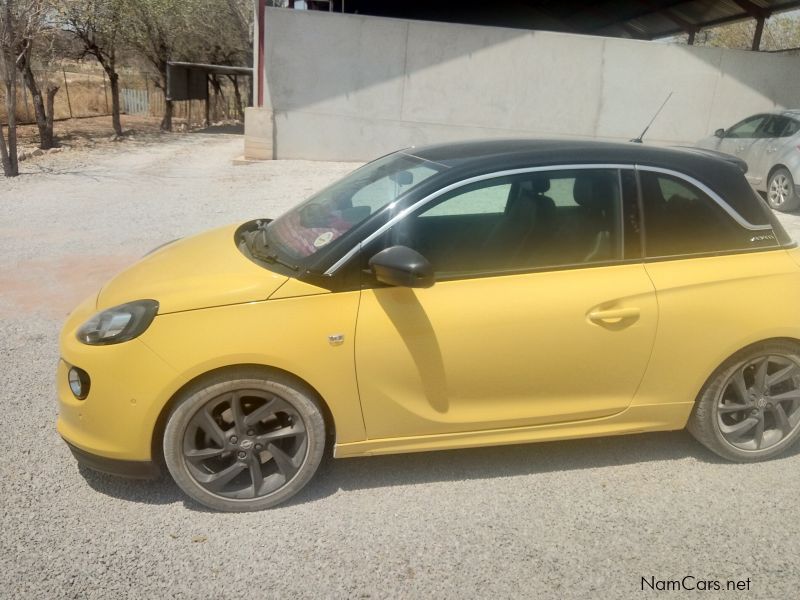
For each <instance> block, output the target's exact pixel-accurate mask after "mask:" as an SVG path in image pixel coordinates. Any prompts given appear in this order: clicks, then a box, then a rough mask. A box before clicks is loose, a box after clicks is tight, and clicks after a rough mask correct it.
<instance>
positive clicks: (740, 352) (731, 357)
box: [693, 336, 800, 406]
mask: <svg viewBox="0 0 800 600" xmlns="http://www.w3.org/2000/svg"><path fill="white" fill-rule="evenodd" d="M772 343H788V344H793V345H795V346H797V349H798V353H800V339H798V338H794V337H789V336H777V337H770V338H765V339H762V340H758V341H756V342H752V343H750V344H747V345H746V346H743V347H742V348H739V349H738V350H736V351H735V352H734V353H732V354H730V355H728V356H727V357H726V358H725V359H724V360H722V362H720V363H719V364H718V365H717V366H716V367H714V370H713V371H711V373H709V375H708V377H706V379H705V381H703V385H702V386H701V387H700V389H699V390H698V391H697V394H696V395H695V397H694V401H693V403H694V406H697V401H698V400H699V399H700V397H701V396H702V395H703V393H704V392H705V391H706V389H707V388H708V386H709V385H710V384H711V383H712V381H713V380H714V377H716V375H717V373H719V371H720V369H723V368H724V367H725V366H726V365H727V364H728V363H729V362H731V361H733V360H734V359H736V358H737V357H738V356H739V355H744V354H746V353H748V352H749V351H751V350H753V349H755V348H757V347H758V346H763V345H765V344H772Z"/></svg>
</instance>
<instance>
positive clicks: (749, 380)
mask: <svg viewBox="0 0 800 600" xmlns="http://www.w3.org/2000/svg"><path fill="white" fill-rule="evenodd" d="M688 429H689V431H690V432H691V433H692V435H694V437H695V438H697V440H698V441H700V442H701V443H702V444H703V445H705V446H706V447H708V448H709V449H710V450H712V451H713V452H715V453H717V454H718V455H720V456H722V457H723V458H727V459H729V460H733V461H738V462H755V461H759V460H766V459H768V458H772V457H774V456H777V455H778V454H780V453H782V452H784V451H785V450H786V449H787V448H789V447H790V446H791V445H793V444H794V443H795V442H796V441H797V439H798V437H800V348H798V347H797V346H796V345H795V344H791V343H788V342H770V343H766V344H760V345H758V346H753V347H751V348H747V349H745V350H743V351H741V352H739V353H737V354H736V355H734V356H733V357H732V358H731V359H729V360H728V361H727V362H726V363H725V364H723V365H722V366H721V367H720V368H719V369H717V371H716V373H715V374H714V375H713V376H712V377H711V379H710V380H709V382H708V383H707V384H706V387H705V388H704V389H703V391H702V392H701V394H700V397H699V398H698V400H697V403H696V404H695V407H694V411H693V412H692V415H691V417H690V418H689V423H688Z"/></svg>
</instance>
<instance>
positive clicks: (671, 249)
mask: <svg viewBox="0 0 800 600" xmlns="http://www.w3.org/2000/svg"><path fill="white" fill-rule="evenodd" d="M639 178H640V185H641V194H642V208H643V211H644V227H645V252H646V255H647V256H648V257H650V258H658V257H666V256H680V255H693V254H707V253H714V252H729V251H736V250H746V249H751V248H757V247H761V246H764V244H765V242H767V243H768V244H770V245H774V244H775V240H774V236H772V238H771V239H767V240H765V239H761V237H759V235H758V234H760V233H763V234H766V235H767V237H769V235H770V234H771V233H772V232H771V231H769V230H767V231H763V232H760V231H751V230H749V229H746V228H744V227H742V226H741V225H739V224H738V223H737V222H736V221H734V219H733V218H732V217H731V216H730V215H729V214H728V213H727V212H726V211H725V210H724V209H723V208H722V207H721V206H720V205H719V204H717V202H715V201H714V200H713V199H712V198H710V197H709V196H708V195H707V194H706V193H704V192H703V191H702V190H700V189H698V188H697V187H695V186H694V185H692V184H691V183H689V182H687V181H685V180H683V179H680V178H678V177H674V176H672V175H666V174H662V173H654V172H650V171H645V170H641V171H639Z"/></svg>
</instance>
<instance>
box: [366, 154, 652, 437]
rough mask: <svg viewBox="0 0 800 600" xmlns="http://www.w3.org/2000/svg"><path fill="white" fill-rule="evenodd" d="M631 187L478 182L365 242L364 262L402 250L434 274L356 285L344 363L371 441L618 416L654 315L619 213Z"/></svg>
mask: <svg viewBox="0 0 800 600" xmlns="http://www.w3.org/2000/svg"><path fill="white" fill-rule="evenodd" d="M623 190H629V192H625V193H623ZM628 193H630V197H631V198H633V195H634V193H635V183H634V180H633V176H632V173H631V172H628V171H624V172H622V173H620V172H618V171H616V170H612V169H592V168H583V169H570V170H566V169H565V170H550V171H545V172H536V173H527V174H523V175H518V176H514V177H505V178H496V179H488V180H485V181H482V182H479V183H477V184H472V185H471V186H469V187H465V188H462V189H458V190H456V191H454V192H451V193H450V195H448V196H445V197H443V198H441V199H438V200H436V201H434V202H432V203H431V204H430V205H427V206H425V207H423V208H422V209H420V210H418V211H417V212H416V213H415V214H412V215H410V216H408V217H406V218H405V219H404V220H402V221H400V222H399V223H397V224H396V225H395V226H394V227H393V228H392V229H390V230H389V231H388V232H387V234H386V235H385V236H383V237H382V238H381V239H380V240H377V241H376V242H375V243H374V244H373V245H372V246H370V247H368V248H366V249H365V253H364V256H363V257H362V261H363V265H365V264H366V260H368V258H369V257H370V256H372V255H374V253H376V252H377V251H379V250H380V249H382V248H383V247H387V246H389V245H394V244H397V243H402V244H403V245H407V246H411V247H413V248H415V249H416V250H418V251H419V252H421V253H422V254H423V255H425V256H426V257H427V258H428V259H429V260H430V261H431V263H432V264H433V265H434V267H435V269H436V273H437V282H436V283H435V285H434V286H433V287H431V288H428V289H410V288H399V287H384V286H380V285H379V284H377V283H376V282H374V281H372V282H367V284H368V289H365V290H364V291H362V296H361V303H360V306H359V314H358V322H357V329H356V350H355V354H356V356H355V358H356V371H357V376H358V384H359V392H360V395H361V401H362V407H363V411H364V418H365V423H366V428H367V435H368V437H369V438H371V439H378V438H386V437H404V436H414V435H423V434H439V433H450V432H465V431H474V430H488V429H499V428H507V427H521V426H528V425H536V424H546V423H557V422H567V421H580V420H585V419H592V418H598V417H603V416H607V415H611V414H615V413H618V412H620V411H622V410H624V409H625V408H626V407H627V406H628V405H629V404H630V402H631V400H632V398H633V396H634V394H635V392H636V389H637V386H638V384H639V382H640V381H641V378H642V375H643V373H644V370H645V368H646V366H647V362H648V359H649V355H650V350H651V347H652V344H653V340H654V337H655V331H656V322H657V312H658V309H657V305H656V300H655V294H654V291H653V286H652V284H651V282H650V279H649V277H648V276H647V274H646V272H645V270H644V267H643V265H642V263H641V261H640V260H638V257H639V246H638V231H637V227H636V224H635V222H634V221H635V219H625V218H623V213H622V211H623V197H624V196H627V195H628ZM634 202H635V200H634Z"/></svg>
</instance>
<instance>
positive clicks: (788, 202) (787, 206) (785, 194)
mask: <svg viewBox="0 0 800 600" xmlns="http://www.w3.org/2000/svg"><path fill="white" fill-rule="evenodd" d="M767 201H768V202H769V205H770V206H771V207H772V208H774V209H775V210H780V211H782V212H788V211H792V210H797V209H798V208H800V198H798V196H797V192H796V191H795V188H794V179H792V174H791V173H789V170H788V169H785V168H783V167H780V168H778V169H775V171H774V172H773V173H772V175H770V176H769V181H768V182H767Z"/></svg>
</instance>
